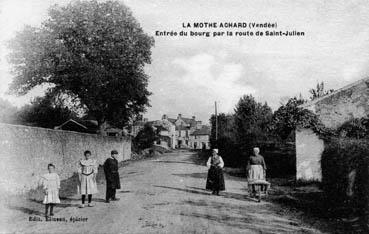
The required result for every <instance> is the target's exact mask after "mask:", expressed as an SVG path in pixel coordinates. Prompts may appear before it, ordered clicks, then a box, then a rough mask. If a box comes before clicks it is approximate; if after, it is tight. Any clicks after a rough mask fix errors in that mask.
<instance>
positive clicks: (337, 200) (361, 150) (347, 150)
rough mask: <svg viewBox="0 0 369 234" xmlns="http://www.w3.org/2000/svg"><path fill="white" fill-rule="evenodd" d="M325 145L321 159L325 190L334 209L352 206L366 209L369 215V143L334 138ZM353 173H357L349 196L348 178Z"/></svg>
mask: <svg viewBox="0 0 369 234" xmlns="http://www.w3.org/2000/svg"><path fill="white" fill-rule="evenodd" d="M325 145H326V146H325V149H324V151H323V154H322V159H321V160H322V161H321V165H322V176H323V178H322V188H323V190H324V191H325V193H326V194H327V196H328V198H329V199H328V200H329V201H330V202H331V207H336V208H338V207H344V206H345V205H349V206H351V208H353V209H355V208H359V210H362V209H361V208H364V207H365V209H366V210H367V211H369V210H368V204H369V203H368V201H369V200H368V195H369V191H368V188H369V175H368V166H369V165H368V161H369V141H367V140H357V139H347V138H345V139H343V138H341V139H336V138H331V139H329V140H327V142H326V144H325ZM353 171H356V177H355V180H354V186H353V190H352V191H353V194H352V195H351V194H350V193H348V186H349V179H348V178H349V173H350V172H353ZM360 207H361V208H360ZM365 209H364V211H365Z"/></svg>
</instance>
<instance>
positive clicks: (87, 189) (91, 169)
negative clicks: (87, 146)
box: [78, 150, 98, 208]
mask: <svg viewBox="0 0 369 234" xmlns="http://www.w3.org/2000/svg"><path fill="white" fill-rule="evenodd" d="M84 156H85V159H81V160H80V161H79V163H78V177H79V182H80V184H79V187H78V191H79V194H81V195H82V204H81V205H80V208H83V207H85V200H86V195H87V196H88V206H90V207H92V206H93V205H92V203H91V200H92V194H95V193H98V191H97V185H96V175H97V172H98V167H97V163H96V160H95V159H91V152H90V151H89V150H86V151H85V152H84Z"/></svg>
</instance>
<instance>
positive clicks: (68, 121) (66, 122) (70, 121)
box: [55, 119, 87, 129]
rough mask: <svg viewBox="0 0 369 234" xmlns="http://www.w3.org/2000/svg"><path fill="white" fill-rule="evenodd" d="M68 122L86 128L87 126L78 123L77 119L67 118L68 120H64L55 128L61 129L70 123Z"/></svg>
mask: <svg viewBox="0 0 369 234" xmlns="http://www.w3.org/2000/svg"><path fill="white" fill-rule="evenodd" d="M70 123H72V124H75V125H77V126H79V127H81V128H84V129H87V127H86V126H85V125H83V124H81V123H78V122H77V121H75V120H73V119H69V120H67V121H65V122H64V123H62V124H61V125H59V126H56V127H55V129H62V128H63V127H64V126H66V125H67V124H70Z"/></svg>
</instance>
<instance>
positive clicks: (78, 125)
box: [54, 119, 99, 133]
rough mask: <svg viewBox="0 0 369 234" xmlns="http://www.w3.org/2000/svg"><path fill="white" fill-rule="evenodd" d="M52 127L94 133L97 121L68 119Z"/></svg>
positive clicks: (96, 129)
mask: <svg viewBox="0 0 369 234" xmlns="http://www.w3.org/2000/svg"><path fill="white" fill-rule="evenodd" d="M54 129H62V130H69V131H77V132H86V133H96V132H97V131H98V130H99V127H98V124H97V121H94V120H79V121H77V120H73V119H69V120H67V121H65V122H64V123H62V124H61V125H59V126H55V127H54Z"/></svg>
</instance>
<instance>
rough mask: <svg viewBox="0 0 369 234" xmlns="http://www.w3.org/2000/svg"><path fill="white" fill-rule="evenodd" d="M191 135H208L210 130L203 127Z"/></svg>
mask: <svg viewBox="0 0 369 234" xmlns="http://www.w3.org/2000/svg"><path fill="white" fill-rule="evenodd" d="M191 135H193V136H199V135H210V128H209V127H208V126H203V127H202V128H200V129H198V130H196V131H194V132H193V133H192V134H191Z"/></svg>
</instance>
